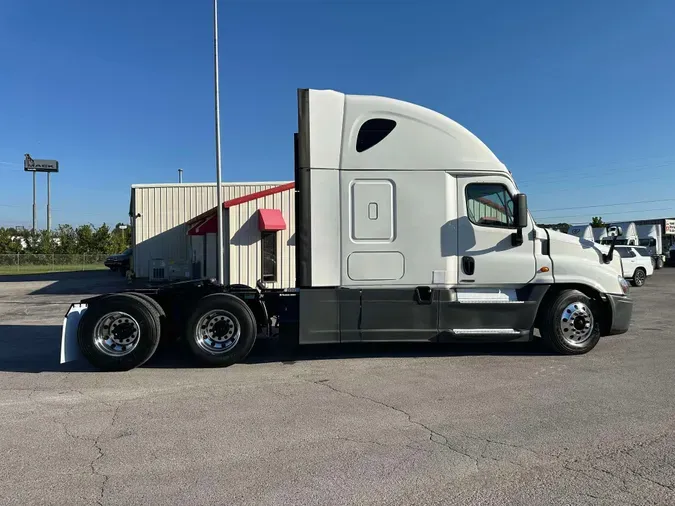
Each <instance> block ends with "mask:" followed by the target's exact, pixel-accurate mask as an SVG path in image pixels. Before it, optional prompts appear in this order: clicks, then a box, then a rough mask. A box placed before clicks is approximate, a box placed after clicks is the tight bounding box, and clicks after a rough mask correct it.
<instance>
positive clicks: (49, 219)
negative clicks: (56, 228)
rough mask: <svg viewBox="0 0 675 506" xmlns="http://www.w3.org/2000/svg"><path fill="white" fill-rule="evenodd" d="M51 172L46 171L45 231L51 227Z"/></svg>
mask: <svg viewBox="0 0 675 506" xmlns="http://www.w3.org/2000/svg"><path fill="white" fill-rule="evenodd" d="M51 175H52V174H51V172H47V231H50V230H51V229H52V204H51V195H52V189H51V188H52V186H51V178H50V177H49V176H51Z"/></svg>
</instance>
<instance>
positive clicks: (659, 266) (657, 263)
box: [656, 257, 663, 269]
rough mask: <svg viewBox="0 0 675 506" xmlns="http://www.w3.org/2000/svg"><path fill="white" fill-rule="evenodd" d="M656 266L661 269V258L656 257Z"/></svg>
mask: <svg viewBox="0 0 675 506" xmlns="http://www.w3.org/2000/svg"><path fill="white" fill-rule="evenodd" d="M656 268H657V269H663V258H661V257H658V258H657V259H656Z"/></svg>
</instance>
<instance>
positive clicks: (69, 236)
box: [54, 225, 77, 255]
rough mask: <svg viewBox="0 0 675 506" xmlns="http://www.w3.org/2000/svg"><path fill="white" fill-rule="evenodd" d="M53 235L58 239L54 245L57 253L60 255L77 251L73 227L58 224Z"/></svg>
mask: <svg viewBox="0 0 675 506" xmlns="http://www.w3.org/2000/svg"><path fill="white" fill-rule="evenodd" d="M54 235H55V237H56V238H57V239H58V244H57V245H56V250H57V253H60V254H62V255H72V254H73V253H77V234H76V233H75V229H74V228H73V227H71V226H70V225H59V226H58V227H57V229H56V232H55V234H54Z"/></svg>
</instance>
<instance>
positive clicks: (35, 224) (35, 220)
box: [33, 171, 37, 232]
mask: <svg viewBox="0 0 675 506" xmlns="http://www.w3.org/2000/svg"><path fill="white" fill-rule="evenodd" d="M35 200H36V198H35V171H33V232H35V231H36V230H37V204H36V203H35Z"/></svg>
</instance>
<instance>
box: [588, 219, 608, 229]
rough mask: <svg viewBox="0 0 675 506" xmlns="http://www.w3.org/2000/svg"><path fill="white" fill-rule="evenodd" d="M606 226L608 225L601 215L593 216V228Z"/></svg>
mask: <svg viewBox="0 0 675 506" xmlns="http://www.w3.org/2000/svg"><path fill="white" fill-rule="evenodd" d="M606 226H607V224H606V223H605V222H603V221H602V217H601V216H593V219H592V220H591V227H593V228H604V227H606Z"/></svg>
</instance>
